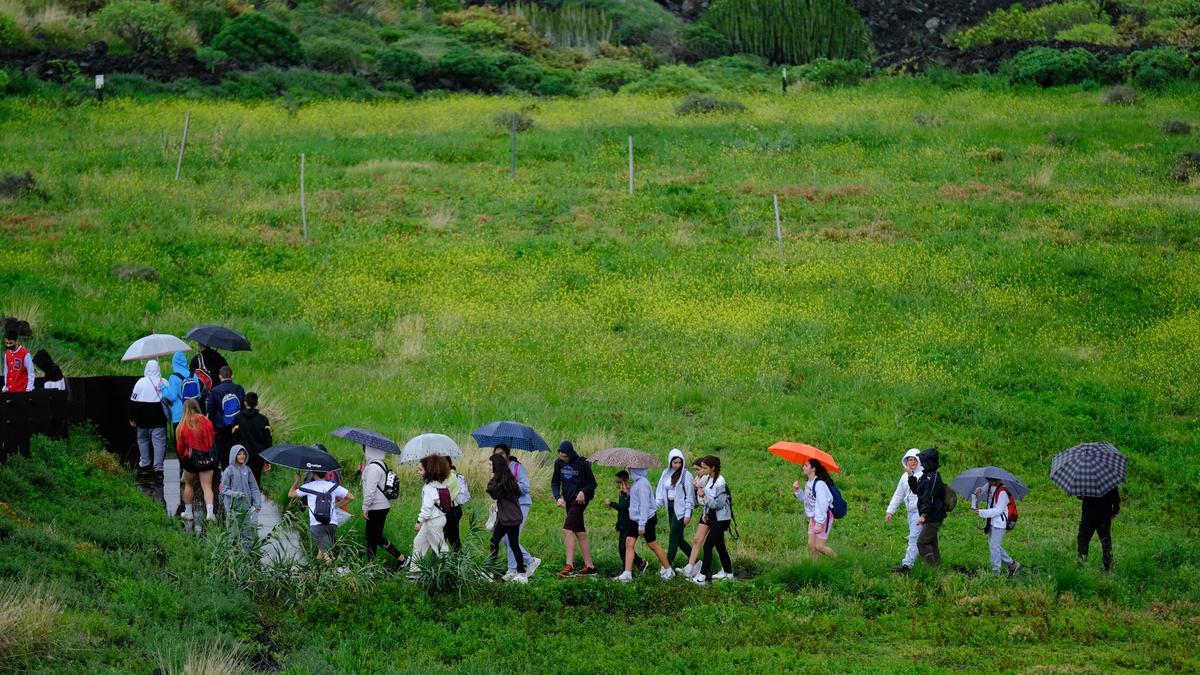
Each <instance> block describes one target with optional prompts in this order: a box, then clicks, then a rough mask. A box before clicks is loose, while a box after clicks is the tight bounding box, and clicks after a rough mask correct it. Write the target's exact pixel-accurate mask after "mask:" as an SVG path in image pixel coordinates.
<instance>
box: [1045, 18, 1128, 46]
mask: <svg viewBox="0 0 1200 675" xmlns="http://www.w3.org/2000/svg"><path fill="white" fill-rule="evenodd" d="M1054 39H1055V40H1058V41H1060V42H1083V43H1085V44H1090V45H1115V44H1117V43H1118V42H1119V41H1120V36H1118V35H1117V29H1116V28H1113V27H1112V26H1110V25H1108V24H1106V23H1081V24H1079V25H1078V26H1073V27H1071V28H1068V29H1067V30H1064V31H1059V33H1058V34H1057V35H1055V36H1054Z"/></svg>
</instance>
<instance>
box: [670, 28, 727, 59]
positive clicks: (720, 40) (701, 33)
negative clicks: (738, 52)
mask: <svg viewBox="0 0 1200 675" xmlns="http://www.w3.org/2000/svg"><path fill="white" fill-rule="evenodd" d="M682 37H683V58H684V59H685V60H686V61H689V62H692V63H695V62H696V61H704V60H707V59H715V58H719V57H722V56H728V55H729V54H730V53H732V51H733V45H732V44H730V42H729V38H728V37H726V36H725V34H724V33H722V32H720V31H718V30H717V29H715V28H713V27H712V26H710V25H708V24H706V23H703V22H700V23H694V24H692V25H690V26H688V27H687V28H684V29H683V36H682Z"/></svg>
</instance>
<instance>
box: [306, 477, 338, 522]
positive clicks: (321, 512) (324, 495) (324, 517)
mask: <svg viewBox="0 0 1200 675" xmlns="http://www.w3.org/2000/svg"><path fill="white" fill-rule="evenodd" d="M336 489H338V486H336V485H334V486H333V487H331V488H329V489H328V490H326V491H325V492H317V491H316V490H309V489H307V488H300V489H299V491H300V492H303V493H305V494H310V495H313V496H315V497H316V498H317V501H316V502H315V503H314V504H313V507H312V514H313V518H316V519H317V522H318V523H321V524H322V525H328V524H329V523H331V522H333V491H334V490H336Z"/></svg>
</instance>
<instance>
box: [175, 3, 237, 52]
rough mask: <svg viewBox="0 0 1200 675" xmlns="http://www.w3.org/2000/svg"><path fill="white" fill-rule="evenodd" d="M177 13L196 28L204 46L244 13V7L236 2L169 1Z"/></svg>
mask: <svg viewBox="0 0 1200 675" xmlns="http://www.w3.org/2000/svg"><path fill="white" fill-rule="evenodd" d="M169 1H170V4H171V6H172V7H174V8H175V11H177V12H179V14H180V15H182V16H183V18H184V19H187V21H188V23H190V24H191V25H192V26H194V27H195V28H196V34H197V36H198V37H199V38H200V41H201V42H202V43H204V44H208V43H210V42H212V39H213V38H214V37H216V36H217V34H218V33H220V32H221V29H222V28H224V27H225V24H226V23H228V22H229V20H230V19H232V18H234V17H236V16H237V15H238V14H240V13H241V12H242V9H243V7H244V6H243V5H241V4H240V3H238V2H236V1H235V0H169Z"/></svg>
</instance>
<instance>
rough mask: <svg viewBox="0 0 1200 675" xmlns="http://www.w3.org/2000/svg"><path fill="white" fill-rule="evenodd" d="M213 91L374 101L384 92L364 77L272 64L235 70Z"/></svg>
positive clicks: (228, 94) (245, 95)
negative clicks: (276, 66) (266, 66)
mask: <svg viewBox="0 0 1200 675" xmlns="http://www.w3.org/2000/svg"><path fill="white" fill-rule="evenodd" d="M213 92H214V93H215V94H216V95H217V96H220V97H222V98H231V99H237V100H246V99H252V100H261V99H275V98H279V97H280V96H284V95H288V94H290V95H291V96H293V97H294V98H296V99H297V100H319V99H345V100H351V101H371V100H375V99H378V98H380V93H379V92H378V91H377V90H376V89H375V88H374V87H372V86H371V85H370V84H368V83H367V82H365V81H363V79H362V78H359V77H355V76H354V75H346V74H342V73H326V72H322V71H319V70H309V69H307V68H289V69H287V70H280V69H278V68H273V67H269V68H259V69H258V70H253V71H250V72H235V73H231V74H230V75H229V76H228V77H227V78H225V79H224V80H222V81H221V84H220V85H218V86H217V87H215V88H214V90H213Z"/></svg>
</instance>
